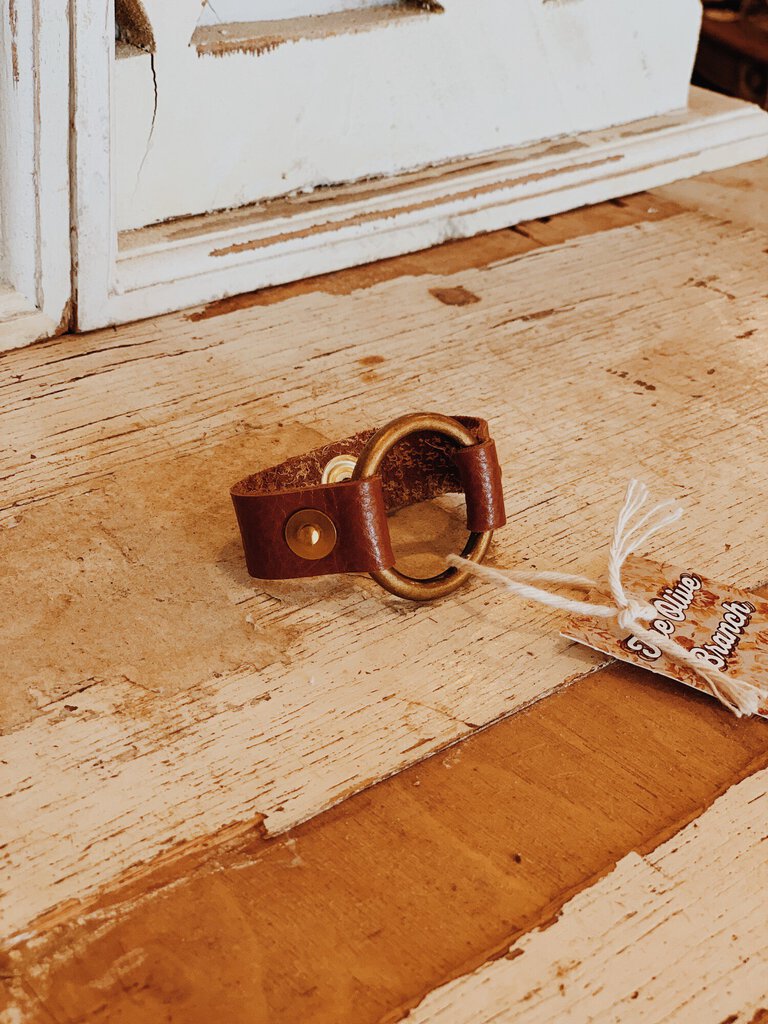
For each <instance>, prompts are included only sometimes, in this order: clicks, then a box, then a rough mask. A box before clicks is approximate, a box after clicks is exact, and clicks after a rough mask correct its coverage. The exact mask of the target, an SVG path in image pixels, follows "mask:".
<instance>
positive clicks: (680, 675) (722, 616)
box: [448, 480, 768, 717]
mask: <svg viewBox="0 0 768 1024" xmlns="http://www.w3.org/2000/svg"><path fill="white" fill-rule="evenodd" d="M648 496H649V495H648V488H647V487H646V486H645V484H642V483H639V482H638V481H637V480H632V481H631V482H630V484H629V486H628V487H627V493H626V496H625V498H624V504H623V506H622V508H621V511H620V512H619V514H618V517H617V519H616V525H615V527H614V531H613V538H612V540H611V545H610V548H609V550H608V565H607V570H606V575H605V580H604V582H597V581H595V580H592V579H589V578H588V577H586V576H573V575H571V574H569V573H559V572H502V571H500V570H498V569H492V568H491V567H490V566H487V565H481V564H478V563H475V562H470V561H469V560H467V559H464V558H461V557H460V556H459V555H451V556H450V557H449V559H448V561H449V562H450V564H452V565H461V566H462V568H464V569H467V570H468V571H469V572H471V573H473V574H474V575H476V576H481V577H483V578H484V579H488V580H493V581H494V582H495V583H496V584H497V585H500V586H502V587H503V588H504V589H505V590H508V591H510V593H512V594H515V595H516V596H517V597H519V598H522V599H523V600H527V601H535V602H537V603H538V604H545V605H549V606H550V607H552V608H559V609H561V610H562V611H565V612H568V613H569V618H568V620H567V622H566V625H565V627H564V628H563V630H562V635H563V636H564V637H566V638H567V639H569V640H576V641H578V642H579V643H582V644H586V645H587V646H589V647H592V648H594V649H595V650H597V651H602V652H603V653H605V654H610V655H612V656H613V657H615V658H619V659H621V660H622V661H629V662H633V663H634V664H636V665H642V666H643V667H644V668H649V669H651V671H653V672H658V673H659V674H660V675H664V676H668V677H669V678H670V679H677V680H679V681H680V682H683V683H685V684H686V685H688V686H693V687H694V688H695V689H697V690H703V691H704V692H706V693H710V694H711V695H712V696H713V697H716V698H717V699H718V700H719V701H720V702H721V703H722V704H724V705H725V706H726V707H727V708H729V709H730V710H731V711H733V713H734V714H735V715H739V716H740V715H754V714H759V715H763V716H764V717H768V600H765V599H763V598H760V597H758V596H757V595H755V594H750V593H748V592H746V591H743V590H738V589H737V588H736V587H732V586H729V585H727V584H721V583H714V582H713V581H711V580H708V579H707V578H706V577H704V576H702V575H701V574H699V573H698V572H693V571H691V570H687V569H686V570H679V569H675V568H673V567H672V566H667V565H660V564H658V563H655V562H651V561H647V560H646V559H642V558H638V557H633V556H634V553H635V552H636V551H637V550H638V548H640V547H642V546H644V545H645V544H646V543H647V542H648V541H649V540H650V539H651V537H653V536H654V534H656V533H658V532H659V530H662V529H663V528H664V527H665V526H669V525H670V524H671V523H674V522H676V521H677V520H678V519H679V518H680V517H681V516H682V514H683V512H682V509H680V508H675V507H673V502H670V501H664V502H661V503H660V504H658V505H654V506H652V507H651V508H650V509H647V510H645V506H646V504H647V502H648ZM538 584H547V585H548V586H549V587H551V588H555V589H561V588H563V587H568V588H569V589H580V590H587V591H589V593H588V595H587V600H585V601H578V600H575V599H573V598H571V597H566V596H564V595H563V594H559V593H554V592H553V590H552V589H544V588H543V587H542V586H539V585H538Z"/></svg>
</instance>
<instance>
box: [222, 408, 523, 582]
mask: <svg viewBox="0 0 768 1024" xmlns="http://www.w3.org/2000/svg"><path fill="white" fill-rule="evenodd" d="M455 422H457V423H458V424H460V425H462V427H463V428H466V429H467V431H468V432H469V435H470V437H469V440H472V441H474V443H473V444H471V445H469V446H468V447H464V448H461V449H458V448H457V447H456V441H454V440H451V439H449V438H447V437H445V436H442V435H441V434H440V433H438V432H436V431H434V430H417V431H416V433H414V434H409V435H408V436H407V437H404V438H403V439H402V440H401V441H400V442H399V443H398V444H397V445H396V447H394V448H393V450H392V451H390V452H389V454H387V455H386V457H385V458H384V459H383V460H382V463H381V466H380V467H379V470H378V472H377V473H376V475H374V476H372V477H371V478H369V479H367V480H360V479H355V480H335V482H329V483H326V484H323V483H322V482H321V481H322V478H323V471H324V470H325V468H326V467H327V465H328V463H329V462H331V460H333V459H339V457H340V456H345V457H351V458H352V459H355V460H356V459H358V458H359V457H360V455H361V454H362V452H363V450H364V448H365V447H366V445H367V444H368V442H369V441H370V439H371V438H372V437H373V436H374V434H375V433H376V431H374V430H367V431H363V432H362V433H360V434H356V435H354V436H352V437H349V438H346V439H345V440H343V441H339V442H334V443H333V444H329V445H324V446H322V447H321V448H317V449H314V450H313V451H310V452H307V453H305V454H304V455H299V456H296V457H295V458H292V459H288V460H287V461H286V462H283V463H280V464H279V465H277V466H272V467H270V468H268V469H264V470H261V471H259V472H257V473H254V474H252V475H250V476H248V477H245V478H244V479H243V480H240V481H239V482H238V483H237V484H235V485H234V486H233V487H232V489H231V496H232V501H233V504H234V508H235V513H236V515H237V521H238V525H239V527H240V533H241V537H242V541H243V548H244V551H245V558H246V565H247V568H248V572H249V573H250V575H251V576H254V577H256V578H259V579H291V578H301V577H310V576H319V575H325V574H329V573H343V572H378V571H380V570H386V569H390V568H392V567H393V566H394V563H395V556H394V552H393V551H392V544H391V540H390V536H389V527H388V524H387V513H391V512H393V511H395V510H396V509H398V508H403V507H404V506H406V505H412V504H416V503H417V502H421V501H426V500H428V499H429V498H433V497H437V496H438V495H440V494H445V493H449V492H461V491H464V492H465V494H466V501H467V517H468V524H469V525H470V528H475V527H479V528H480V532H484V531H486V530H492V529H496V528H498V527H499V526H502V525H503V524H504V522H505V517H504V504H503V498H502V492H501V474H500V470H499V468H498V462H497V460H496V454H495V446H494V445H493V442H492V440H491V439H490V436H489V433H488V425H487V423H486V422H485V421H484V420H480V419H474V418H470V417H456V418H455ZM307 510H309V511H310V512H311V510H315V512H316V513H319V514H318V515H317V516H316V517H315V519H316V520H317V523H318V529H317V530H315V529H314V528H313V527H312V525H311V524H312V523H313V522H314V521H315V519H313V517H312V515H302V516H298V517H297V516H296V513H299V512H305V511H307ZM324 517H328V519H330V520H331V522H332V523H333V529H334V530H335V533H336V537H335V542H334V543H333V545H332V546H331V547H330V550H329V552H328V554H326V555H324V556H323V557H319V558H314V557H310V556H309V555H307V556H306V557H301V554H297V551H298V552H301V551H302V550H304V548H303V546H302V545H303V541H302V542H301V543H298V544H297V543H296V542H295V540H294V541H293V548H294V549H295V550H292V548H291V547H290V546H289V544H288V543H287V541H286V536H285V530H286V525H287V524H288V522H289V521H292V523H294V524H295V523H308V524H309V526H308V528H307V529H306V530H305V539H306V541H307V542H308V543H312V542H313V540H315V539H318V540H319V543H320V544H321V545H323V549H325V548H328V547H329V546H330V545H329V543H328V541H327V536H321V533H322V523H324V522H327V520H326V519H325V518H324ZM476 532H477V531H476Z"/></svg>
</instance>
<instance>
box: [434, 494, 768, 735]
mask: <svg viewBox="0 0 768 1024" xmlns="http://www.w3.org/2000/svg"><path fill="white" fill-rule="evenodd" d="M648 497H649V492H648V488H647V487H646V486H645V484H643V483H640V481H638V480H631V481H630V483H629V486H628V487H627V493H626V495H625V497H624V504H623V506H622V508H621V511H620V512H619V514H618V516H617V518H616V526H615V527H614V531H613V539H612V541H611V546H610V548H609V551H608V571H607V576H608V586H609V589H610V592H611V598H612V599H613V604H611V605H607V604H606V605H603V604H591V603H590V602H588V601H575V600H573V599H572V598H569V597H565V596H563V595H562V594H555V593H552V591H550V590H544V589H542V588H541V587H537V586H534V585H533V584H535V583H551V584H554V585H556V586H571V587H576V588H580V589H585V590H591V589H593V588H594V587H597V585H598V584H597V581H596V580H592V579H589V577H587V576H574V575H571V574H570V573H561V572H522V571H521V572H516V571H509V572H502V571H500V570H499V569H492V568H491V567H490V566H487V565H482V564H480V563H477V562H471V561H470V560H469V559H467V558H462V557H461V556H460V555H449V556H448V561H449V562H450V564H451V565H454V566H456V567H457V568H461V569H466V570H467V571H468V572H470V573H472V574H474V575H475V576H480V577H482V578H485V579H488V580H491V581H492V582H494V583H495V584H496V585H500V586H502V587H503V588H504V589H505V590H508V591H510V592H511V593H512V594H514V595H515V596H516V597H521V598H522V599H523V600H524V601H534V602H536V603H537V604H544V605H548V606H549V607H550V608H558V609H560V610H561V611H566V612H571V613H573V614H574V615H586V616H594V617H596V618H604V619H615V620H616V622H617V623H618V626H619V628H620V629H621V630H622V632H624V633H629V634H632V635H633V636H636V637H637V638H638V639H639V640H643V641H644V642H645V643H648V644H652V645H654V646H655V647H658V648H659V650H660V651H663V653H664V654H666V655H667V656H668V657H669V658H670V659H671V660H672V661H674V662H676V663H677V664H678V665H685V666H686V667H687V668H690V669H692V670H693V671H694V672H695V673H696V675H697V676H698V677H699V678H700V679H701V680H702V681H703V682H704V684H705V686H706V688H707V690H708V691H709V692H710V693H711V694H712V696H713V697H716V698H717V700H719V701H720V703H721V704H724V705H725V707H727V708H729V709H730V710H731V711H732V712H733V713H734V714H735V715H736V716H737V717H739V718H740V717H741V716H742V715H753V714H755V713H756V712H757V711H758V710H759V707H760V700H761V696H762V694H761V691H760V689H759V688H758V687H756V686H753V685H752V684H750V683H745V682H743V681H742V680H740V679H735V678H733V677H732V676H728V675H726V673H725V672H722V671H721V670H720V669H717V668H714V667H713V666H710V665H707V664H706V663H705V662H703V661H700V660H699V659H698V658H697V657H696V656H695V655H694V654H691V652H690V651H688V650H686V649H685V647H683V646H682V645H681V644H679V643H677V642H676V641H675V640H673V639H672V638H671V637H668V636H663V635H662V634H661V633H657V632H656V630H650V629H647V628H646V627H645V626H644V625H643V623H644V622H648V621H650V620H651V619H654V618H657V612H656V609H655V608H654V607H653V605H651V604H648V603H647V602H645V601H640V600H638V599H637V598H635V597H633V596H632V595H631V594H628V593H627V592H626V589H625V587H624V582H623V580H622V578H621V570H622V568H623V566H624V563H625V562H626V560H627V559H628V558H629V556H630V555H632V554H634V553H635V551H637V550H638V548H641V547H643V546H644V545H645V544H647V542H648V541H649V540H650V539H651V537H653V536H654V535H655V534H657V533H658V532H659V530H663V529H665V528H666V527H667V526H670V525H671V524H672V523H676V522H677V521H678V519H680V517H681V516H682V514H683V510H682V509H681V508H680V507H674V504H675V503H674V502H673V501H662V502H660V503H659V504H657V505H654V506H652V507H651V508H650V509H648V510H647V511H646V512H643V511H642V510H643V509H644V508H645V506H646V504H647V502H648ZM641 513H642V514H641Z"/></svg>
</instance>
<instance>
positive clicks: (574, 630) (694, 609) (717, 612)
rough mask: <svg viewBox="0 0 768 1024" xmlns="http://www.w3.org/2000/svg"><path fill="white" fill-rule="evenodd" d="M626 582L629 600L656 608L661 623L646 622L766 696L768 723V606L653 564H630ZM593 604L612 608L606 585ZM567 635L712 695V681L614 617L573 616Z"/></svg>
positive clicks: (764, 710)
mask: <svg viewBox="0 0 768 1024" xmlns="http://www.w3.org/2000/svg"><path fill="white" fill-rule="evenodd" d="M622 582H623V584H624V588H625V590H626V592H627V594H631V595H632V597H634V598H636V599H637V600H639V601H643V602H648V603H650V604H652V605H653V607H654V608H655V609H656V610H657V612H658V618H656V619H653V620H651V621H650V622H648V623H647V628H648V629H650V630H651V631H655V632H657V633H659V634H660V635H663V636H668V637H670V638H671V639H673V640H675V641H676V642H677V643H679V644H680V645H681V646H682V647H684V648H686V650H688V651H693V652H694V653H695V655H696V657H697V658H698V659H700V660H701V663H702V667H704V668H706V667H707V666H710V667H712V668H717V669H720V671H721V672H725V673H727V674H728V675H729V676H733V678H734V679H739V680H741V682H743V683H750V684H751V685H752V686H756V687H758V688H759V689H761V690H762V691H763V692H764V693H765V697H764V698H763V700H762V702H761V706H760V709H759V711H758V714H760V715H762V716H763V717H764V718H768V600H766V599H765V598H762V597H758V596H757V595H756V594H752V593H750V592H749V591H745V590H739V589H738V588H737V587H733V586H730V584H725V583H716V582H714V581H713V580H709V579H707V578H706V577H705V576H702V575H701V574H700V573H698V572H695V571H693V570H689V569H678V568H676V567H675V566H671V565H661V564H659V563H658V562H653V561H651V560H650V559H646V558H635V557H631V558H629V559H628V560H627V561H626V562H625V564H624V568H623V572H622ZM588 600H589V601H590V603H594V604H606V603H607V604H611V596H610V590H609V588H608V584H607V582H606V583H605V585H604V586H603V585H600V586H598V587H596V588H595V589H594V590H593V591H592V593H591V594H590V596H589V598H588ZM561 635H562V636H564V637H565V638H566V639H567V640H576V641H577V642H578V643H581V644H586V645H587V646H588V647H592V648H593V649H594V650H596V651H601V652H603V653H604V654H610V655H611V656H612V657H614V658H618V659H619V660H621V661H628V662H630V663H632V664H633V665H640V666H642V667H643V668H647V669H650V670H651V672H657V673H658V674H659V675H662V676H667V677H668V678H670V679H676V680H678V681H679V682H681V683H685V685H686V686H692V687H693V688H694V689H696V690H701V691H703V692H705V693H706V692H708V691H707V686H706V683H705V682H704V681H703V680H702V679H701V678H700V677H699V676H697V675H696V673H695V672H694V671H693V670H692V669H690V668H688V667H687V666H686V665H679V664H676V663H675V662H674V661H673V660H672V659H671V658H669V657H668V656H667V655H666V654H664V653H663V652H662V651H660V650H659V649H658V648H657V647H653V645H651V644H649V643H646V642H645V641H644V640H640V639H638V638H637V637H634V636H632V635H631V634H627V632H626V631H624V632H622V631H621V630H620V628H619V626H618V624H617V622H616V620H615V619H612V620H606V619H601V618H597V617H593V616H582V615H570V616H569V617H568V619H567V620H566V623H565V625H564V627H563V629H562V630H561Z"/></svg>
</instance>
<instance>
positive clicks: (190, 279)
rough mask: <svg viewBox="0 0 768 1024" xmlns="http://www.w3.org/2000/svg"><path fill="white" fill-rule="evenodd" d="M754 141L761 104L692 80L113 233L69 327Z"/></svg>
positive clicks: (513, 216) (566, 202)
mask: <svg viewBox="0 0 768 1024" xmlns="http://www.w3.org/2000/svg"><path fill="white" fill-rule="evenodd" d="M766 155H768V114H766V113H765V112H763V111H761V110H760V109H759V108H757V107H756V106H753V105H751V104H746V103H743V102H741V101H739V100H734V99H730V98H726V97H723V96H719V95H715V94H713V93H709V92H707V91H705V90H701V89H692V90H691V97H690V103H689V106H688V108H687V109H686V110H683V111H679V112H677V113H672V114H667V115H664V116H661V117H656V118H651V119H648V120H645V121H637V122H633V123H631V124H624V125H620V126H617V127H615V128H611V129H606V130H604V131H598V132H589V133H586V134H583V135H576V136H572V137H565V138H560V139H556V140H546V141H544V142H541V143H538V144H535V145H531V146H525V147H522V148H520V149H514V150H506V151H504V152H499V153H495V154H486V155H485V156H483V157H482V158H474V159H471V160H466V161H463V162H461V163H453V164H450V165H446V166H444V167H439V168H431V169H428V170H427V171H423V172H420V173H418V174H409V175H402V176H399V177H397V178H389V179H382V180H380V181H377V182H366V183H362V184H361V183H358V184H356V185H349V186H345V187H343V188H338V189H333V190H331V189H329V190H327V193H325V199H324V201H318V200H319V196H320V193H319V192H315V193H312V194H309V195H302V196H297V197H295V198H289V199H283V200H274V201H272V202H270V203H265V204H258V205H255V206H252V207H248V208H245V209H242V210H238V211H229V212H226V213H223V214H209V215H207V216H204V217H195V218H186V219H183V220H177V221H171V222H168V223H166V224H161V225H156V226H153V227H149V228H145V229H139V230H137V231H132V232H127V233H124V234H122V235H121V236H120V239H119V244H118V253H117V258H116V265H115V267H114V274H113V280H114V285H113V288H112V290H111V292H110V294H109V295H106V296H104V301H103V302H93V301H91V302H89V303H88V304H87V305H86V306H85V307H83V306H82V304H81V308H80V313H79V316H80V320H79V326H80V329H89V328H92V327H99V326H102V325H104V324H107V323H121V322H126V321H129V320H138V319H142V318H144V317H149V316H154V315H156V314H159V313H164V312H169V311H171V310H175V309H180V308H184V307H187V306H192V305H195V304H198V303H202V302H210V301H212V300H215V299H218V298H223V297H226V296H228V295H234V294H238V293H241V292H247V291H253V290H256V289H259V288H264V287H267V286H270V285H275V284H281V283H284V282H286V281H291V280H298V279H300V278H305V277H311V276H313V275H315V274H321V273H327V272H330V271H333V270H338V269H340V268H342V267H347V266H353V265H357V264H361V263H368V262H371V261H373V260H377V259H382V258H386V257H389V256H395V255H398V254H401V253H405V252H413V251H415V250H418V249H423V248H427V247H429V246H432V245H436V244H438V243H440V242H444V241H446V240H448V239H451V238H461V237H468V236H470V235H473V234H478V233H480V232H484V231H492V230H495V229H498V228H503V227H506V226H510V225H513V224H516V223H519V222H520V221H523V220H529V219H532V218H536V217H543V216H549V215H551V214H555V213H560V212H562V211H564V210H568V209H574V208H576V207H578V206H583V205H588V204H591V203H597V202H601V201H603V200H606V199H612V198H615V197H617V196H621V195H628V194H631V193H633V192H638V191H642V190H644V189H648V188H654V187H657V186H659V185H663V184H668V183H669V182H672V181H675V180H678V179H680V178H686V177H691V176H693V175H695V174H700V173H703V172H707V171H714V170H718V169H720V168H723V167H728V166H732V165H735V164H739V163H744V162H746V161H749V160H756V159H759V158H761V157H764V156H766Z"/></svg>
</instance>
